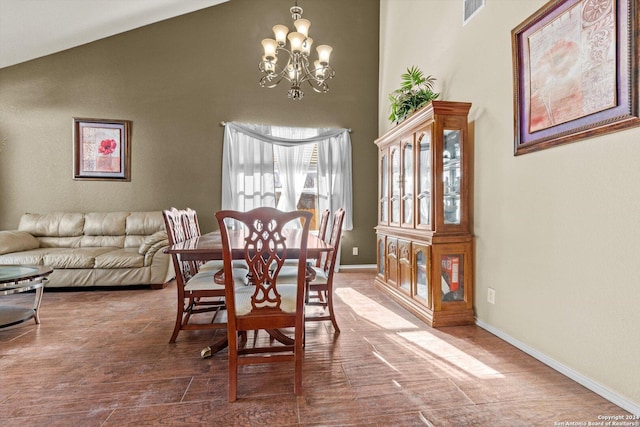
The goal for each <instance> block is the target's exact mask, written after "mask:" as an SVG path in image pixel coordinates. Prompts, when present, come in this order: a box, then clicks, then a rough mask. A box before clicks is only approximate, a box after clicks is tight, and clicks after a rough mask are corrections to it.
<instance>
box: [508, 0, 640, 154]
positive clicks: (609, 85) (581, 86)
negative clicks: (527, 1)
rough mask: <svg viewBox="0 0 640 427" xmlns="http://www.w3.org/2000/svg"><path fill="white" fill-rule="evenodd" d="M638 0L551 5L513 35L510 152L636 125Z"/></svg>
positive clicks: (559, 0) (562, 0)
mask: <svg viewBox="0 0 640 427" xmlns="http://www.w3.org/2000/svg"><path fill="white" fill-rule="evenodd" d="M638 9H640V8H639V7H638V5H637V2H636V0H552V1H549V2H548V3H546V4H545V5H544V6H543V7H542V8H540V9H539V10H538V11H536V12H535V13H534V14H533V15H531V16H530V17H529V18H527V19H526V20H525V21H524V22H522V23H521V24H520V25H518V26H517V27H516V28H514V29H513V30H512V31H511V39H512V58H513V83H514V136H515V138H514V155H516V156H517V155H521V154H525V153H530V152H534V151H538V150H542V149H546V148H550V147H554V146H557V145H561V144H567V143H570V142H575V141H578V140H582V139H586V138H591V137H595V136H598V135H603V134H605V133H609V132H616V131H620V130H623V129H627V128H630V127H634V126H640V117H639V114H638V113H639V95H638V79H639V77H638V61H639V59H638V57H639V56H640V46H639V45H640V41H639V36H638V34H639V30H638V14H639V11H638Z"/></svg>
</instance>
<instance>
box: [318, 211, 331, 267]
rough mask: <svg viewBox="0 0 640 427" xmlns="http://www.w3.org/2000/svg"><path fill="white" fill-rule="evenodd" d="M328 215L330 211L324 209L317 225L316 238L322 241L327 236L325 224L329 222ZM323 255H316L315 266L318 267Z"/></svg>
mask: <svg viewBox="0 0 640 427" xmlns="http://www.w3.org/2000/svg"><path fill="white" fill-rule="evenodd" d="M329 215H331V211H330V210H329V209H325V210H324V212H322V215H321V216H320V226H319V227H318V239H320V240H322V241H324V239H325V238H326V237H327V225H328V224H329ZM322 260H323V257H318V259H317V260H316V267H320V265H321V263H322Z"/></svg>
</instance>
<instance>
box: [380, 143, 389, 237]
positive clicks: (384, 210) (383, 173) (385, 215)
mask: <svg viewBox="0 0 640 427" xmlns="http://www.w3.org/2000/svg"><path fill="white" fill-rule="evenodd" d="M388 166H389V160H388V158H387V153H386V152H383V153H382V154H381V156H380V222H381V223H383V224H386V223H388V222H389V169H388Z"/></svg>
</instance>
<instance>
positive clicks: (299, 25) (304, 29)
mask: <svg viewBox="0 0 640 427" xmlns="http://www.w3.org/2000/svg"><path fill="white" fill-rule="evenodd" d="M293 26H294V27H296V31H297V32H299V33H302V34H304V36H305V37H308V36H309V27H311V21H309V20H308V19H304V18H300V19H296V20H295V22H294V23H293Z"/></svg>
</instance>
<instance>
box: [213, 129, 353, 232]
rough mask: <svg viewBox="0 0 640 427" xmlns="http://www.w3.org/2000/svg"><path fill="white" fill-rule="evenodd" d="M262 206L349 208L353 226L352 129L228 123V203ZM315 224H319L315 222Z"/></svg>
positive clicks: (243, 208) (225, 155)
mask: <svg viewBox="0 0 640 427" xmlns="http://www.w3.org/2000/svg"><path fill="white" fill-rule="evenodd" d="M258 206H273V207H277V208H278V209H281V210H295V209H308V210H311V211H313V212H315V213H316V215H315V217H314V220H315V221H317V218H318V215H317V213H318V212H321V211H324V210H325V209H329V211H330V212H335V211H336V210H337V209H338V208H344V209H345V211H346V215H345V220H344V224H343V229H345V230H351V229H352V228H353V222H352V200H351V140H350V138H349V132H348V130H347V129H318V128H292V127H278V126H268V125H255V124H253V125H252V124H244V123H235V122H231V123H227V124H226V126H225V133H224V148H223V159H222V208H223V209H234V210H241V211H247V210H250V209H253V208H255V207H258ZM312 226H313V224H312Z"/></svg>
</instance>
